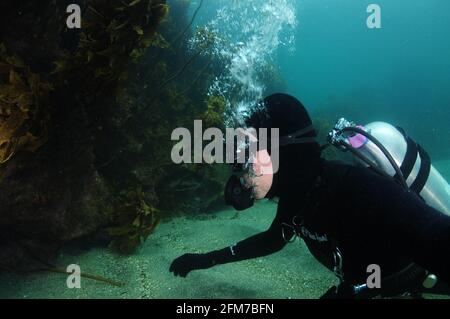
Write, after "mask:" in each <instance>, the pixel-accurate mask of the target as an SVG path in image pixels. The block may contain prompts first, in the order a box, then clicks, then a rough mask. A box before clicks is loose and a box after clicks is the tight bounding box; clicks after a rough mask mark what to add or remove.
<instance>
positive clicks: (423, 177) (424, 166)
mask: <svg viewBox="0 0 450 319" xmlns="http://www.w3.org/2000/svg"><path fill="white" fill-rule="evenodd" d="M418 147H419V154H420V170H419V174H417V177H416V180H415V181H414V183H412V185H411V187H410V189H411V190H412V191H413V192H415V193H416V194H420V192H421V191H422V189H423V187H424V186H425V184H426V182H427V180H428V176H430V171H431V159H430V156H429V155H428V153H427V152H426V151H425V150H424V149H423V148H422V147H421V146H420V145H419V146H418Z"/></svg>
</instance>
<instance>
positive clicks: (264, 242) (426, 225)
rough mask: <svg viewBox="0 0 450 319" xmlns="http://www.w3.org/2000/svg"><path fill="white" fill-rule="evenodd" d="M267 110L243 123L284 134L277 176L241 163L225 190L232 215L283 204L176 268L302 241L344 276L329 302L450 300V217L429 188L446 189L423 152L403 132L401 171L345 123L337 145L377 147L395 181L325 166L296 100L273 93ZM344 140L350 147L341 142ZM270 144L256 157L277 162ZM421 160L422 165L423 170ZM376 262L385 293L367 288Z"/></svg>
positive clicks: (366, 170)
mask: <svg viewBox="0 0 450 319" xmlns="http://www.w3.org/2000/svg"><path fill="white" fill-rule="evenodd" d="M263 106H264V107H263V108H259V109H256V110H255V111H253V113H251V114H250V115H249V116H248V117H247V118H246V120H245V124H246V125H247V126H248V127H251V128H254V129H256V130H258V129H260V128H268V131H269V132H270V128H279V136H280V139H279V140H280V143H279V150H278V151H279V169H278V171H277V172H276V173H274V174H270V173H267V174H258V173H257V172H256V171H257V170H258V157H257V158H256V160H255V161H254V163H252V164H251V165H241V168H240V170H241V171H240V172H238V173H239V174H234V175H232V176H231V177H230V179H229V181H228V183H227V185H226V189H225V200H226V203H227V204H229V205H232V206H233V207H234V208H235V209H237V210H245V209H247V208H250V207H251V206H252V205H253V202H254V200H258V199H263V198H266V199H274V198H278V206H277V213H276V216H275V218H274V220H273V222H272V224H271V226H270V227H269V228H268V229H267V230H266V231H264V232H262V233H259V234H256V235H254V236H251V237H249V238H247V239H245V240H242V241H241V242H239V243H237V244H233V245H231V246H229V247H225V248H223V249H219V250H215V251H211V252H208V253H204V254H184V255H182V256H180V257H178V258H177V259H175V260H174V261H173V262H172V264H171V265H170V268H169V270H170V271H171V272H173V274H174V275H175V276H181V277H186V276H187V275H188V273H189V272H191V271H192V270H196V269H206V268H210V267H213V266H216V265H220V264H225V263H231V262H237V261H242V260H246V259H250V258H257V257H262V256H267V255H270V254H273V253H275V252H278V251H280V250H281V249H282V248H283V247H284V246H285V245H286V244H287V243H288V242H290V241H292V240H293V239H295V237H296V236H298V237H300V238H301V239H303V240H304V242H305V243H306V245H307V247H308V249H309V251H310V252H311V253H312V255H313V256H314V257H315V258H316V259H317V260H318V261H319V262H320V263H321V264H323V265H324V266H325V267H327V268H328V269H330V270H331V271H333V272H334V273H335V274H336V276H337V277H338V278H339V284H338V285H336V286H333V287H331V288H330V289H329V290H328V291H327V292H326V293H325V294H324V295H323V296H322V298H373V297H394V296H398V295H401V294H408V295H410V296H413V297H421V296H422V293H424V292H429V293H438V294H448V292H449V291H450V290H449V289H448V285H449V284H450V217H449V216H447V215H446V214H450V212H448V211H447V212H445V213H444V212H443V210H444V209H442V210H438V209H436V208H433V207H432V206H435V207H440V206H439V203H442V202H445V201H447V203H448V202H449V199H448V198H447V199H445V200H444V201H442V200H441V201H439V199H436V196H434V197H433V193H432V190H433V189H440V188H442V187H440V186H442V185H434V186H433V185H431V184H433V181H432V179H433V178H434V177H436V176H434V177H433V176H431V175H430V174H437V173H436V171H435V170H434V168H433V167H430V162H429V159H428V157H427V156H426V152H425V151H423V149H422V148H421V147H420V146H418V145H417V144H415V143H414V142H413V141H412V140H411V139H410V138H408V137H407V136H406V134H404V133H403V134H404V135H402V137H403V136H404V137H405V140H406V141H407V143H405V144H407V145H406V146H407V147H406V146H405V147H404V150H403V151H404V153H405V154H404V158H405V159H404V160H403V163H402V165H401V167H398V166H397V165H396V164H395V163H392V157H393V156H392V154H389V152H388V151H387V150H386V148H385V147H383V145H379V144H380V143H379V141H378V140H377V139H376V138H374V137H373V136H371V135H370V134H368V132H367V131H365V130H364V129H362V128H361V127H357V126H351V125H344V126H342V125H341V126H340V127H338V126H337V127H335V130H334V131H333V132H332V133H330V141H331V142H333V143H334V144H338V146H339V147H344V146H348V144H358V141H359V142H360V143H359V145H357V146H356V148H358V147H359V148H361V147H362V146H363V145H366V146H367V145H369V144H377V145H378V146H379V148H381V149H382V151H383V153H382V154H384V156H385V158H389V160H390V163H391V164H393V167H395V170H394V174H395V176H394V177H392V176H393V175H394V174H391V175H389V174H387V173H386V172H385V171H383V170H381V169H380V166H381V165H378V166H377V165H354V164H347V163H343V162H337V161H328V160H325V159H323V158H322V156H321V151H322V149H323V147H321V146H320V145H319V143H318V142H317V131H316V130H315V129H314V126H313V124H312V121H311V119H310V117H309V115H308V112H307V111H306V109H305V108H304V106H303V105H302V104H301V103H300V102H299V101H298V100H297V99H296V98H294V97H292V96H290V95H286V94H274V95H271V96H269V97H267V98H266V99H264V101H263ZM340 124H342V121H341V123H340ZM347 124H348V123H347ZM349 127H350V128H349ZM343 131H348V132H347V133H343ZM350 131H352V132H350ZM339 134H340V135H341V136H340V138H338V135H339ZM344 139H346V140H347V141H349V140H352V139H353V140H352V141H351V142H352V143H344V142H343V140H344ZM391 142H392V141H391ZM387 143H389V141H387ZM267 144H268V145H267V147H266V148H267V149H265V150H262V151H259V152H261V154H263V155H264V154H266V157H267V156H268V157H269V158H270V154H271V152H272V151H274V150H271V149H270V143H267ZM344 144H345V145H344ZM347 148H348V147H347ZM356 148H348V149H349V150H353V151H352V152H353V153H358V154H357V155H358V157H359V159H360V160H364V162H366V164H368V163H369V162H368V161H370V159H369V156H368V154H367V153H366V154H363V152H356V151H355V149H356ZM377 151H379V150H378V149H377ZM354 155H355V154H354ZM262 157H264V156H262ZM418 157H420V159H421V162H422V163H419V164H418V163H416V162H419V160H418ZM427 159H428V160H427ZM372 160H373V159H372ZM400 160H402V158H400ZM374 161H375V162H378V163H381V161H380V160H378V161H377V160H376V159H375V160H374ZM372 163H373V162H372ZM400 163H401V161H400ZM416 166H417V167H416ZM391 168H392V167H391ZM238 170H239V169H238ZM414 171H416V172H415V173H414V174H415V178H414V176H412V175H413V174H412V172H414ZM438 175H439V174H438ZM439 176H440V175H439ZM436 180H437V181H441V180H439V179H436V178H434V184H436ZM444 183H445V185H444V186H445V187H446V191H447V193H446V195H447V197H450V192H449V189H448V184H446V182H444ZM433 187H434V188H433ZM425 193H427V196H428V198H430V200H431V201H433V200H434V201H435V202H434V203H433V205H429V204H427V203H426V202H425V200H424V196H423V194H425ZM434 195H436V194H434ZM436 203H437V204H436ZM373 264H375V265H378V266H379V267H380V269H381V288H374V289H370V288H371V287H369V286H368V284H367V278H368V276H369V275H370V274H368V272H367V267H368V266H369V265H373Z"/></svg>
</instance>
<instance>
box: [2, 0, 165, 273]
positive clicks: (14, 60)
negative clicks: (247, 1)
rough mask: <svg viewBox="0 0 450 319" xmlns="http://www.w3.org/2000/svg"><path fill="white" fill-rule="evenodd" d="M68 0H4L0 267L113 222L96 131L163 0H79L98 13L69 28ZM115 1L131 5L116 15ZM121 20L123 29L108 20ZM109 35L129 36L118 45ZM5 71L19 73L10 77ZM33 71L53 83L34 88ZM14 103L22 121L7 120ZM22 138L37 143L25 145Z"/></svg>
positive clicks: (18, 265) (15, 265)
mask: <svg viewBox="0 0 450 319" xmlns="http://www.w3.org/2000/svg"><path fill="white" fill-rule="evenodd" d="M70 2H71V1H49V2H46V4H41V3H40V2H36V1H14V2H7V3H5V4H1V5H0V12H1V15H2V17H1V18H0V30H1V31H0V32H1V37H0V41H1V42H0V45H1V48H2V49H1V50H0V52H1V56H0V87H2V86H3V90H4V91H1V92H0V93H2V92H7V93H8V94H9V95H7V96H8V97H10V99H8V100H7V101H6V102H5V101H4V100H0V115H1V116H0V134H3V135H4V136H8V139H3V140H4V141H5V143H4V145H3V147H4V148H5V152H7V151H8V152H10V154H9V155H11V156H4V159H7V160H5V161H4V163H3V164H2V165H1V166H0V271H1V270H2V269H15V270H18V269H22V268H25V269H27V268H34V267H35V266H36V264H35V263H33V262H31V261H30V260H32V261H36V259H42V260H43V261H48V260H49V259H51V258H50V257H51V256H53V254H54V252H55V250H56V249H57V248H58V247H59V246H60V245H61V244H63V243H65V242H67V241H71V240H74V239H78V238H82V237H84V236H88V235H91V234H94V233H95V232H96V231H97V230H98V229H99V228H100V227H103V226H105V225H107V224H108V223H109V222H111V193H110V189H109V188H108V187H107V183H106V182H105V180H104V178H103V177H101V176H100V175H99V173H98V172H97V169H96V165H97V164H98V163H97V161H98V159H97V154H96V150H98V149H101V145H99V144H100V143H102V139H101V138H99V135H100V134H99V133H98V132H99V131H101V130H102V129H103V127H104V124H105V123H108V122H111V116H112V114H113V113H114V107H115V104H114V103H111V101H112V100H114V95H115V92H116V90H117V87H118V85H119V83H120V79H121V77H122V76H123V72H125V71H126V69H127V66H128V64H129V62H130V61H129V60H131V57H130V56H132V54H131V53H132V52H133V50H134V49H136V48H139V49H145V45H147V44H144V43H147V42H145V39H142V38H141V33H143V32H145V34H146V36H153V35H154V34H155V29H156V27H157V25H158V24H159V22H160V21H161V19H162V17H163V16H164V15H165V14H166V11H167V10H166V7H165V5H164V4H165V0H142V1H137V2H136V1H133V2H134V3H136V4H134V5H131V3H133V2H132V1H128V2H127V1H103V0H84V1H78V3H79V4H80V5H81V7H82V8H83V9H84V8H87V7H88V6H89V7H93V8H96V11H97V12H96V13H95V14H97V15H100V16H102V17H103V18H101V19H100V18H99V17H98V16H95V14H94V13H93V12H88V11H84V12H86V14H85V15H83V20H82V21H83V23H85V25H86V28H85V29H81V30H80V31H68V30H67V28H66V24H65V18H66V16H67V14H66V13H65V10H66V7H67V5H68V4H69V3H70ZM119 3H121V4H122V5H124V4H126V3H128V6H127V7H125V8H124V9H123V10H125V12H126V14H123V15H122V16H121V15H120V14H119V13H118V12H116V11H114V10H115V9H116V8H117V6H118V5H119ZM125 19H130V21H129V22H127V24H126V25H125V27H123V28H122V29H121V33H120V34H119V33H114V32H116V31H110V30H109V29H106V28H104V27H105V26H108V25H111V24H112V23H113V22H114V21H115V22H114V23H118V22H119V21H125ZM125 22H126V21H125ZM128 24H130V25H129V26H128ZM131 24H133V26H131ZM127 26H128V27H127ZM133 28H134V29H133ZM136 30H137V31H136ZM108 32H110V33H109V34H108ZM112 35H114V36H116V37H117V38H118V39H119V40H120V39H127V40H126V41H122V42H120V45H121V50H118V49H117V47H118V45H119V44H117V43H115V42H114V41H112V40H111V39H112V37H111V36H112ZM86 38H88V39H89V41H90V42H89V41H87V42H84V43H82V42H80V39H85V40H86ZM147 40H148V39H147ZM122 46H123V47H122ZM106 49H110V51H108V52H106V51H104V50H106ZM99 51H103V53H102V55H100V54H98V52H99ZM11 75H14V76H15V77H16V78H18V79H20V80H16V81H15V84H16V85H14V83H13V80H12V77H11ZM30 79H38V80H35V81H34V82H33V83H38V85H41V84H42V87H44V84H45V87H48V88H49V89H48V90H46V91H42V90H41V91H39V92H38V90H36V89H35V87H36V85H34V86H33V84H32V82H31V80H30ZM18 81H19V84H20V86H21V90H23V92H25V93H23V94H22V93H21V92H22V91H21V92H18V91H17V90H18V86H19V85H18V84H17V83H18ZM24 94H25V95H26V97H27V100H26V101H25V102H24V101H22V100H21V102H20V103H22V104H20V105H19V102H17V101H18V97H21V96H24ZM0 95H1V94H0ZM16 110H20V112H22V113H21V114H22V116H23V121H21V122H20V125H15V126H13V125H10V122H11V121H12V120H11V116H10V114H13V113H14V112H16ZM17 112H19V111H17ZM8 121H9V122H8ZM8 130H9V131H8ZM24 136H32V137H33V138H35V139H33V140H31V141H34V140H38V138H37V137H39V140H40V141H42V142H41V143H39V145H37V143H35V145H34V146H35V147H29V144H30V143H31V142H30V140H26V141H25V140H24V139H23V137H24ZM1 137H2V136H0V141H1V140H2V138H1ZM27 143H28V144H27ZM7 155H8V154H7ZM41 266H42V265H41ZM38 267H39V266H38Z"/></svg>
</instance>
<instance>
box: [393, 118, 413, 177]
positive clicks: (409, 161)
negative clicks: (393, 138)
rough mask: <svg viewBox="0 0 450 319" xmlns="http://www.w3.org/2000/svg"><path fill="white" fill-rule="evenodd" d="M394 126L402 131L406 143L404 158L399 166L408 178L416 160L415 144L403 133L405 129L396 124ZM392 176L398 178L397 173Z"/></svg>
mask: <svg viewBox="0 0 450 319" xmlns="http://www.w3.org/2000/svg"><path fill="white" fill-rule="evenodd" d="M396 128H397V130H398V131H399V132H400V133H402V135H403V137H404V138H405V140H406V144H407V147H406V154H405V158H404V159H403V162H402V165H401V166H400V170H401V171H402V173H403V176H404V177H405V179H408V177H409V175H410V174H411V172H412V170H413V168H414V164H416V161H417V156H418V149H417V144H416V143H415V142H414V141H413V140H412V139H411V138H410V137H409V136H408V135H407V134H406V133H405V131H404V130H403V129H402V128H401V127H399V126H397V127H396ZM394 178H396V179H397V178H398V176H397V174H396V175H395V176H394Z"/></svg>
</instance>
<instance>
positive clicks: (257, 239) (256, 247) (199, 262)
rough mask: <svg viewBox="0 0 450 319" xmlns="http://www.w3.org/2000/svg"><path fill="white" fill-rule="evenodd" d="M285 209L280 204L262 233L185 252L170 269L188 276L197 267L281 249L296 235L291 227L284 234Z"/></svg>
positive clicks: (254, 256)
mask: <svg viewBox="0 0 450 319" xmlns="http://www.w3.org/2000/svg"><path fill="white" fill-rule="evenodd" d="M284 215H285V211H284V210H281V209H280V206H278V211H277V215H276V217H275V219H274V221H273V222H272V225H271V226H270V228H269V229H268V230H266V231H264V232H262V233H259V234H256V235H254V236H251V237H249V238H247V239H244V240H243V241H240V242H239V243H237V244H235V245H232V246H229V247H225V248H223V249H220V250H215V251H211V252H209V253H206V254H185V255H183V256H180V257H178V258H177V259H175V260H174V261H173V262H172V264H171V266H170V268H169V271H171V272H173V273H174V275H176V276H181V277H186V276H187V274H188V273H189V272H190V271H192V270H195V269H206V268H210V267H213V266H215V265H220V264H226V263H231V262H237V261H241V260H246V259H251V258H257V257H263V256H267V255H270V254H273V253H275V252H277V251H279V250H281V249H282V248H283V247H284V246H285V245H286V240H289V239H291V238H292V236H293V235H294V233H293V231H292V230H291V229H289V228H287V229H286V230H285V233H284V238H285V239H286V240H285V239H283V235H282V222H281V221H282V220H284V219H285V218H284Z"/></svg>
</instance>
